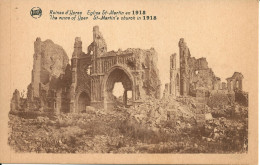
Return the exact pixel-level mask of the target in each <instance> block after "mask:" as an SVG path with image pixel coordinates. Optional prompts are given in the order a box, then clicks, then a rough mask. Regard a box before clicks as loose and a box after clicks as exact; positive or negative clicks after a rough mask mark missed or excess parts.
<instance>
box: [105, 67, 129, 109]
mask: <svg viewBox="0 0 260 165" xmlns="http://www.w3.org/2000/svg"><path fill="white" fill-rule="evenodd" d="M118 83H121V84H122V86H123V90H122V92H121V93H122V94H121V95H120V96H119V97H116V96H115V95H114V94H113V93H116V92H118V91H114V90H117V89H116V88H115V84H118ZM129 95H130V96H129ZM132 104H133V81H132V78H131V75H130V74H129V72H127V71H126V70H125V69H124V68H122V67H115V68H113V69H111V70H110V72H108V74H107V77H106V78H105V79H104V108H105V109H112V108H114V106H115V105H119V106H124V107H129V106H131V105H132Z"/></svg>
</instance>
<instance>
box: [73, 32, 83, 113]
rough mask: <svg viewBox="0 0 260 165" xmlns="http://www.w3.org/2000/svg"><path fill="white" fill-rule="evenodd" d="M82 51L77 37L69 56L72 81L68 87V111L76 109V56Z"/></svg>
mask: <svg viewBox="0 0 260 165" xmlns="http://www.w3.org/2000/svg"><path fill="white" fill-rule="evenodd" d="M81 53H82V42H81V39H80V38H79V37H76V38H75V43H74V51H73V54H72V58H71V72H72V83H71V87H70V96H71V100H70V112H75V109H76V87H77V69H78V56H79V55H80V54H81Z"/></svg>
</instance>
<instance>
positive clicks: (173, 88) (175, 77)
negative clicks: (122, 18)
mask: <svg viewBox="0 0 260 165" xmlns="http://www.w3.org/2000/svg"><path fill="white" fill-rule="evenodd" d="M176 56H177V55H176V53H174V54H172V55H171V57H170V95H173V96H178V95H179V84H180V82H179V81H180V78H179V73H178V69H177V65H176V64H177V63H176Z"/></svg>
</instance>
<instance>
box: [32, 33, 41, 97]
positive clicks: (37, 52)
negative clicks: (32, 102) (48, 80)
mask: <svg viewBox="0 0 260 165" xmlns="http://www.w3.org/2000/svg"><path fill="white" fill-rule="evenodd" d="M40 76H41V38H36V41H35V42H34V55H33V70H32V98H33V97H39V96H40V80H41V77H40Z"/></svg>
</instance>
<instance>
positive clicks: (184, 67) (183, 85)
mask: <svg viewBox="0 0 260 165" xmlns="http://www.w3.org/2000/svg"><path fill="white" fill-rule="evenodd" d="M179 52H180V94H181V95H184V96H187V95H188V94H189V64H188V61H189V59H190V51H189V48H188V47H187V45H186V43H185V41H184V39H183V38H181V39H180V41H179Z"/></svg>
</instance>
